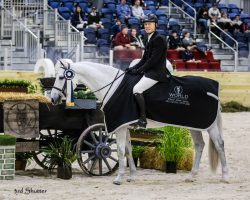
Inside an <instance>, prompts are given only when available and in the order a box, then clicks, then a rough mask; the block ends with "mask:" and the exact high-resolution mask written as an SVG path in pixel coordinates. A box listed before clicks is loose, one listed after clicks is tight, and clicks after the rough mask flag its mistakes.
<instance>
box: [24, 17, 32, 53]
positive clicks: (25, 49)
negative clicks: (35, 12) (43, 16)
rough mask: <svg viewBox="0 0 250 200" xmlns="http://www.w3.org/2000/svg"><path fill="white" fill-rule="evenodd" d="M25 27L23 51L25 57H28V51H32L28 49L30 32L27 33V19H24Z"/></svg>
mask: <svg viewBox="0 0 250 200" xmlns="http://www.w3.org/2000/svg"><path fill="white" fill-rule="evenodd" d="M24 27H25V28H23V29H24V38H23V49H24V55H25V57H27V56H28V50H30V49H28V48H27V47H28V45H27V44H28V32H27V31H26V27H27V19H26V18H24ZM29 48H31V47H29ZM29 56H30V55H29Z"/></svg>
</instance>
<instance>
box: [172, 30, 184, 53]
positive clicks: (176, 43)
mask: <svg viewBox="0 0 250 200" xmlns="http://www.w3.org/2000/svg"><path fill="white" fill-rule="evenodd" d="M168 49H174V50H177V51H183V50H184V48H183V47H182V42H181V39H180V37H179V36H178V34H177V31H172V32H171V35H170V36H169V38H168Z"/></svg>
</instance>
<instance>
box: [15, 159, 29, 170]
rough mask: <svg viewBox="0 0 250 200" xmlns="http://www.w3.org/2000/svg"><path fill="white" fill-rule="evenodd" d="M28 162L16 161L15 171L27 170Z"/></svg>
mask: <svg viewBox="0 0 250 200" xmlns="http://www.w3.org/2000/svg"><path fill="white" fill-rule="evenodd" d="M26 164H27V160H16V161H15V170H23V171H24V170H25V168H26Z"/></svg>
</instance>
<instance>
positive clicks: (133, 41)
mask: <svg viewBox="0 0 250 200" xmlns="http://www.w3.org/2000/svg"><path fill="white" fill-rule="evenodd" d="M130 45H131V46H134V47H136V48H144V44H143V42H142V40H141V38H140V37H138V35H137V30H136V29H135V28H132V29H131V33H130Z"/></svg>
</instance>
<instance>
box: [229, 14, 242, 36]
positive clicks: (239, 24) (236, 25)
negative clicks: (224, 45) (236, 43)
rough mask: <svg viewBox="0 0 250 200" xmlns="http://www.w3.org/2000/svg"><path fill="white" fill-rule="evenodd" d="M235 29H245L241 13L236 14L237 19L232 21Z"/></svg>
mask: <svg viewBox="0 0 250 200" xmlns="http://www.w3.org/2000/svg"><path fill="white" fill-rule="evenodd" d="M232 24H233V29H234V31H241V32H244V31H243V22H242V21H241V19H240V15H236V16H235V19H234V20H233V21H232Z"/></svg>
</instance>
